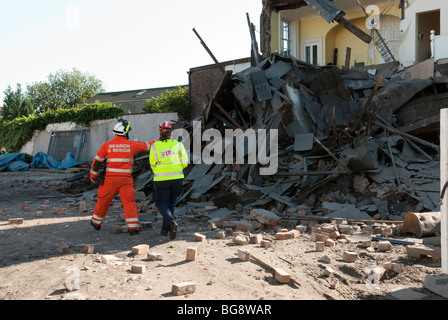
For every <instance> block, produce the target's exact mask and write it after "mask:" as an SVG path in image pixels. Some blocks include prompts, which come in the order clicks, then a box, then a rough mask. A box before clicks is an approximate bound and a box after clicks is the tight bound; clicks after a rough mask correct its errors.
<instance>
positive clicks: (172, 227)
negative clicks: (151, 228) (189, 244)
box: [170, 222, 179, 240]
mask: <svg viewBox="0 0 448 320" xmlns="http://www.w3.org/2000/svg"><path fill="white" fill-rule="evenodd" d="M178 227H179V225H178V224H177V223H176V222H173V223H172V224H171V225H170V239H171V240H174V239H176V236H177V228H178Z"/></svg>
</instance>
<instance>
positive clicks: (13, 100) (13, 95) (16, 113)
mask: <svg viewBox="0 0 448 320" xmlns="http://www.w3.org/2000/svg"><path fill="white" fill-rule="evenodd" d="M3 93H4V94H5V98H4V99H3V119H4V120H13V119H15V118H19V117H24V116H29V115H31V114H34V107H33V105H32V103H31V100H30V99H29V98H27V97H26V96H25V94H24V93H22V85H21V84H20V83H18V84H17V89H16V91H13V90H12V88H11V86H8V88H6V90H5V91H4V92H3Z"/></svg>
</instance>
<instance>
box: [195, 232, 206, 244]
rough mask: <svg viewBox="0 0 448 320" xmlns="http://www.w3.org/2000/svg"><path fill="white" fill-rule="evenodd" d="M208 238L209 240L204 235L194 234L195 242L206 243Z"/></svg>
mask: <svg viewBox="0 0 448 320" xmlns="http://www.w3.org/2000/svg"><path fill="white" fill-rule="evenodd" d="M206 238H207V237H206V236H205V235H203V234H200V233H195V234H194V240H195V241H199V242H202V241H204V240H205V239H206Z"/></svg>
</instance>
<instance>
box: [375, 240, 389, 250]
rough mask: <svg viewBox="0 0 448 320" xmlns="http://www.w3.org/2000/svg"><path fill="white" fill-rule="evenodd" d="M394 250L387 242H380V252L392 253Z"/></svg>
mask: <svg viewBox="0 0 448 320" xmlns="http://www.w3.org/2000/svg"><path fill="white" fill-rule="evenodd" d="M390 250H392V243H390V242H389V241H387V240H384V241H378V251H382V252H384V251H390Z"/></svg>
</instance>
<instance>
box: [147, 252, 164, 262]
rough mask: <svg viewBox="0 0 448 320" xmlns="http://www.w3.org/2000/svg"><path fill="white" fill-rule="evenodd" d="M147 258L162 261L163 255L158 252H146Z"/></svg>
mask: <svg viewBox="0 0 448 320" xmlns="http://www.w3.org/2000/svg"><path fill="white" fill-rule="evenodd" d="M148 259H149V260H151V261H162V260H163V256H162V254H160V253H157V252H150V253H148Z"/></svg>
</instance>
